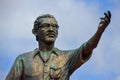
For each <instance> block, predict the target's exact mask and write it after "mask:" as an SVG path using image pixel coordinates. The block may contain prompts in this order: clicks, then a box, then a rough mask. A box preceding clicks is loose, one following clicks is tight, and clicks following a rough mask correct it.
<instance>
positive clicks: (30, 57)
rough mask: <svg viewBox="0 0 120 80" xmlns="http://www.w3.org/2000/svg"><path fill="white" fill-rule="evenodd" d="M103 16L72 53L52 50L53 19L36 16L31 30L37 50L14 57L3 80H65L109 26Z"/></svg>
mask: <svg viewBox="0 0 120 80" xmlns="http://www.w3.org/2000/svg"><path fill="white" fill-rule="evenodd" d="M104 14H105V17H102V18H101V22H100V24H99V25H98V30H97V31H96V33H95V34H94V35H93V37H92V38H90V39H89V40H88V41H87V42H85V43H83V45H81V46H80V47H79V48H77V49H75V50H65V51H62V50H59V49H57V48H55V47H54V42H55V40H56V38H57V35H58V28H59V26H58V23H57V21H56V19H55V18H54V17H53V16H52V15H50V14H45V15H42V16H39V17H38V18H37V19H36V20H35V22H34V28H33V30H32V32H33V34H34V35H35V36H36V40H37V41H38V43H39V48H36V49H35V50H34V51H31V52H27V53H24V54H21V55H20V56H18V57H17V58H16V61H15V63H14V65H13V67H12V69H11V70H10V72H9V74H8V76H7V77H6V80H69V77H70V75H71V74H72V73H73V72H74V71H75V70H76V69H77V68H79V67H80V66H81V65H82V64H84V63H85V62H86V61H87V60H88V59H89V58H90V56H91V54H92V50H93V49H94V48H95V47H96V46H97V44H98V42H99V40H100V37H101V35H102V33H103V32H104V30H105V28H106V27H107V26H108V24H109V23H110V19H111V13H110V12H109V11H108V12H107V13H104Z"/></svg>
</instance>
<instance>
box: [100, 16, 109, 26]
mask: <svg viewBox="0 0 120 80" xmlns="http://www.w3.org/2000/svg"><path fill="white" fill-rule="evenodd" d="M100 19H101V22H100V24H105V25H107V24H109V20H108V19H107V18H103V17H102V18H100Z"/></svg>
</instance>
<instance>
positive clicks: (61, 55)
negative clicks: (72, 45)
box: [6, 43, 92, 80]
mask: <svg viewBox="0 0 120 80" xmlns="http://www.w3.org/2000/svg"><path fill="white" fill-rule="evenodd" d="M85 48H86V45H85V43H84V44H83V45H82V46H81V47H79V48H77V49H74V50H64V51H63V50H59V49H57V48H53V49H52V51H51V54H50V57H49V58H48V60H45V59H44V58H43V57H42V56H41V52H40V51H39V49H38V48H36V49H35V50H34V51H31V52H28V53H24V54H22V55H20V56H18V57H17V58H16V61H15V63H14V65H13V67H12V69H11V71H10V72H9V74H8V76H7V78H6V80H69V77H70V75H71V74H72V73H73V72H74V71H75V70H76V69H77V68H78V67H80V66H81V65H82V64H83V63H85V62H86V61H87V60H88V59H89V58H90V56H91V53H92V51H90V52H89V54H90V55H89V56H87V57H83V54H84V50H86V49H85Z"/></svg>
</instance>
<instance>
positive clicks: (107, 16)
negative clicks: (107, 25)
mask: <svg viewBox="0 0 120 80" xmlns="http://www.w3.org/2000/svg"><path fill="white" fill-rule="evenodd" d="M104 15H105V18H107V19H108V21H110V17H109V14H107V13H104Z"/></svg>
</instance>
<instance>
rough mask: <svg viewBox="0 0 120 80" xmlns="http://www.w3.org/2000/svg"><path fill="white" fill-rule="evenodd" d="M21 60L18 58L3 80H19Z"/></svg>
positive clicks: (21, 66)
mask: <svg viewBox="0 0 120 80" xmlns="http://www.w3.org/2000/svg"><path fill="white" fill-rule="evenodd" d="M22 68H23V60H22V58H21V57H20V56H18V57H17V58H16V60H15V62H14V65H13V66H12V68H11V70H10V72H9V74H8V75H7V77H6V79H5V80H21V78H22Z"/></svg>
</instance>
